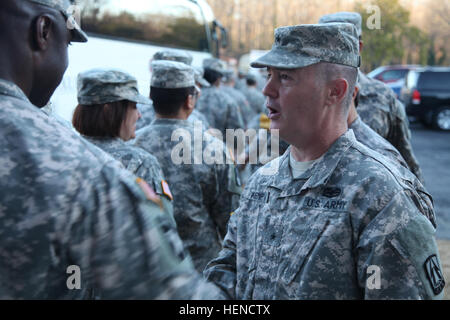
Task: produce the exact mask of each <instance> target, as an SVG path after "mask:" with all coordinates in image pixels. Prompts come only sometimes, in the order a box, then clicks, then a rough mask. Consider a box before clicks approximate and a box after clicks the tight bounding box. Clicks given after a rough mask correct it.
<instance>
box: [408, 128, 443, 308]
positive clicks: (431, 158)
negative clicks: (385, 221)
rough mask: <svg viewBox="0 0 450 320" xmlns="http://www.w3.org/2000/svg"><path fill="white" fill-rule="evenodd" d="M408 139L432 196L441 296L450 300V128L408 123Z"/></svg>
mask: <svg viewBox="0 0 450 320" xmlns="http://www.w3.org/2000/svg"><path fill="white" fill-rule="evenodd" d="M411 135H412V138H411V143H412V145H413V149H414V154H415V155H416V157H417V160H418V161H419V164H420V167H421V169H422V173H423V175H424V179H425V186H426V188H427V190H428V192H430V193H431V195H432V196H433V200H434V208H435V213H436V221H437V225H438V227H437V230H436V238H437V239H438V241H437V243H438V248H439V255H440V258H441V264H442V265H441V267H442V271H443V273H444V279H445V282H446V285H445V288H444V290H445V296H444V299H445V300H450V132H442V131H436V130H431V129H429V128H426V127H424V126H423V125H422V124H419V123H411Z"/></svg>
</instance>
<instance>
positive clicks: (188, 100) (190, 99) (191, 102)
mask: <svg viewBox="0 0 450 320" xmlns="http://www.w3.org/2000/svg"><path fill="white" fill-rule="evenodd" d="M185 106H186V108H187V109H189V110H193V109H194V107H195V96H194V95H192V94H190V95H188V97H187V98H186V102H185Z"/></svg>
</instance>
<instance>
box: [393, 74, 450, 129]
mask: <svg viewBox="0 0 450 320" xmlns="http://www.w3.org/2000/svg"><path fill="white" fill-rule="evenodd" d="M400 100H402V102H403V103H404V104H405V107H406V113H407V114H408V115H410V116H414V117H416V118H418V119H419V120H420V121H421V122H422V123H424V124H425V125H431V126H432V127H433V128H435V129H440V130H450V67H424V68H419V69H415V70H411V71H409V73H408V75H407V76H406V81H405V85H404V87H403V88H402V91H401V94H400Z"/></svg>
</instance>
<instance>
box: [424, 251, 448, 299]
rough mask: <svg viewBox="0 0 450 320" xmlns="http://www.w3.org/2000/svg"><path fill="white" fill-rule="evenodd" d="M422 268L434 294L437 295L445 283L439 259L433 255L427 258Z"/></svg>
mask: <svg viewBox="0 0 450 320" xmlns="http://www.w3.org/2000/svg"><path fill="white" fill-rule="evenodd" d="M424 268H425V273H426V275H427V278H428V281H430V285H431V288H432V289H433V292H434V294H435V295H438V294H439V293H441V291H442V290H443V289H444V286H445V281H444V277H443V276H442V271H441V267H440V265H439V259H438V258H437V256H436V255H435V254H433V255H431V256H429V257H428V258H427V260H425V263H424Z"/></svg>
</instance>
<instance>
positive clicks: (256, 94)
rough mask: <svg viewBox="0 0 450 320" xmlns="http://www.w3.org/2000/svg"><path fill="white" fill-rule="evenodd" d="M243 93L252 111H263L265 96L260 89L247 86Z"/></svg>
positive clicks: (258, 112)
mask: <svg viewBox="0 0 450 320" xmlns="http://www.w3.org/2000/svg"><path fill="white" fill-rule="evenodd" d="M243 93H244V95H245V97H246V98H247V100H248V103H249V104H250V107H252V109H253V112H255V113H256V114H260V113H263V112H264V111H265V109H266V108H265V103H266V98H265V97H264V95H263V94H262V93H261V91H259V90H258V89H257V88H253V87H249V88H247V90H244V91H243Z"/></svg>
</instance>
